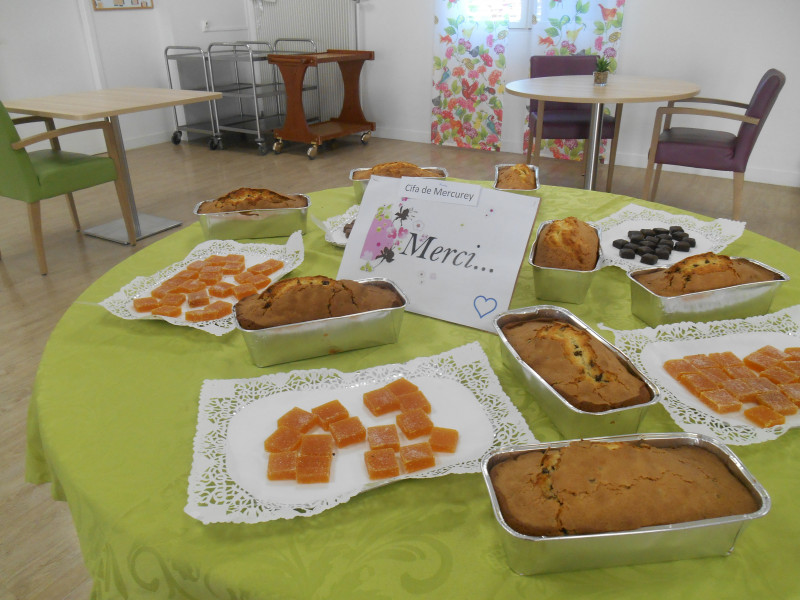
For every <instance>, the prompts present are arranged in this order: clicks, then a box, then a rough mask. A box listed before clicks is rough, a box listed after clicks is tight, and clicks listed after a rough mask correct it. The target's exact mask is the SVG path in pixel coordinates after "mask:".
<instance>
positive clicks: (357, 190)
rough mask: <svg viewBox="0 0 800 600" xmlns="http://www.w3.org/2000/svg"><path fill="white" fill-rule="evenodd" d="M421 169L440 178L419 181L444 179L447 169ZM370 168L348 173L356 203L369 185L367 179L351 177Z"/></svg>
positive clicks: (432, 177) (433, 177)
mask: <svg viewBox="0 0 800 600" xmlns="http://www.w3.org/2000/svg"><path fill="white" fill-rule="evenodd" d="M420 168H421V169H435V170H436V171H439V172H440V173H441V176H439V177H436V176H433V175H431V176H430V177H420V179H445V178H446V177H447V169H445V168H443V167H420ZM369 170H370V167H364V168H361V169H353V170H352V171H350V181H352V182H353V195H354V196H355V199H356V202H361V198H362V197H363V196H364V190H366V189H367V184H368V183H369V178H367V179H353V175H354V174H355V173H359V172H363V171H369Z"/></svg>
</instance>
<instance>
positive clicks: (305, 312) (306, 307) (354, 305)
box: [236, 275, 403, 329]
mask: <svg viewBox="0 0 800 600" xmlns="http://www.w3.org/2000/svg"><path fill="white" fill-rule="evenodd" d="M402 304H403V300H402V298H401V297H400V296H398V295H397V294H396V293H395V292H394V291H393V290H391V289H388V288H384V287H380V286H377V285H369V284H364V283H359V282H357V281H350V280H348V279H342V280H336V279H330V278H329V277H324V276H322V275H315V276H313V277H293V278H290V279H284V280H283V281H279V282H278V283H276V284H275V285H273V286H272V287H270V288H268V289H267V290H265V291H264V292H262V293H261V294H259V295H253V296H249V297H247V298H244V299H243V300H241V301H239V302H238V303H237V304H236V318H237V319H238V320H239V325H241V326H242V327H243V328H244V329H265V328H267V327H275V326H276V325H288V324H289V323H302V322H304V321H316V320H318V319H326V318H328V317H342V316H345V315H352V314H356V313H361V312H366V311H369V310H377V309H380V308H391V307H395V306H402Z"/></svg>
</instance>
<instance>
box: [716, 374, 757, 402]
mask: <svg viewBox="0 0 800 600" xmlns="http://www.w3.org/2000/svg"><path fill="white" fill-rule="evenodd" d="M750 381H751V380H750V379H728V381H723V382H722V388H721V389H723V390H725V391H726V392H728V393H729V394H730V395H731V396H733V397H734V398H735V399H736V400H738V401H739V402H755V399H752V400H751V399H750V396H749V395H750V394H752V393H753V390H754V388H753V386H752V385H751V384H750Z"/></svg>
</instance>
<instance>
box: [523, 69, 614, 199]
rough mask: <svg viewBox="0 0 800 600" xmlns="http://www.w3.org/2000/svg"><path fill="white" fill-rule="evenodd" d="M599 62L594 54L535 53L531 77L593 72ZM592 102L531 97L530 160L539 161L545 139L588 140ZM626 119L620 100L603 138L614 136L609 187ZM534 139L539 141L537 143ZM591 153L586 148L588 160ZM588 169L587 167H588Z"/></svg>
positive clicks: (605, 120) (606, 119) (607, 117)
mask: <svg viewBox="0 0 800 600" xmlns="http://www.w3.org/2000/svg"><path fill="white" fill-rule="evenodd" d="M596 66H597V56H595V55H594V54H587V55H573V56H531V77H532V78H535V77H555V76H558V75H591V74H592V73H593V72H594V70H595V67H596ZM591 110H592V106H591V104H579V103H574V102H547V105H546V106H545V102H544V101H543V100H538V101H533V100H531V103H530V108H529V119H528V126H529V128H530V132H529V134H528V154H527V157H526V161H527V164H531V154H533V164H537V165H538V164H539V154H540V152H541V146H542V140H543V139H545V140H553V139H567V140H588V139H589V128H590V126H591V121H592V113H591ZM621 122H622V104H617V105H616V107H615V109H614V115H613V116H610V115H604V117H603V129H602V136H601V137H602V139H610V140H611V148H610V149H609V153H608V177H607V178H606V191H607V192H610V191H611V182H612V180H613V178H614V160H615V158H616V156H617V140H619V126H620V123H621ZM534 139H535V140H536V143H535V145H534ZM586 155H587V153H586V152H584V153H583V156H584V161H585V159H586ZM584 172H585V167H584Z"/></svg>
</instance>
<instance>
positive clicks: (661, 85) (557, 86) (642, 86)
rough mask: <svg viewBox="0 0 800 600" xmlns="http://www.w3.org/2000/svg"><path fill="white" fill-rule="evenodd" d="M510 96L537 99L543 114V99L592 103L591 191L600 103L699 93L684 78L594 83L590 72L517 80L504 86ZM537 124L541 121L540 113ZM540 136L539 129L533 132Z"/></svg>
mask: <svg viewBox="0 0 800 600" xmlns="http://www.w3.org/2000/svg"><path fill="white" fill-rule="evenodd" d="M506 91H507V92H508V93H509V94H511V95H512V96H521V97H523V98H531V99H533V100H538V101H539V106H538V109H537V111H538V112H537V114H538V115H543V114H544V111H545V102H546V101H549V102H571V103H579V104H591V105H592V120H591V124H590V126H589V140H588V142H587V146H586V151H587V152H588V153H589V154H588V155H587V158H586V178H585V180H584V188H585V189H587V190H593V189H594V186H595V180H596V179H597V163H598V160H599V158H600V132H601V131H602V130H603V105H605V104H607V103H609V102H610V103H614V104H623V103H625V102H661V101H664V100H684V99H686V98H691V97H692V96H696V95H697V94H699V93H700V87H699V86H697V85H695V84H694V83H690V82H688V81H679V80H676V79H661V78H656V77H639V76H637V75H616V74H611V75H610V76H609V78H608V83H607V84H606V85H595V84H594V77H593V76H592V75H559V76H556V77H534V78H532V79H520V80H518V81H512V82H511V83H509V84H508V85H506ZM537 123H539V124H541V123H542V118H541V116H540V117H539V120H538V121H537ZM537 136H541V130H539V131H538V132H537Z"/></svg>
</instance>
